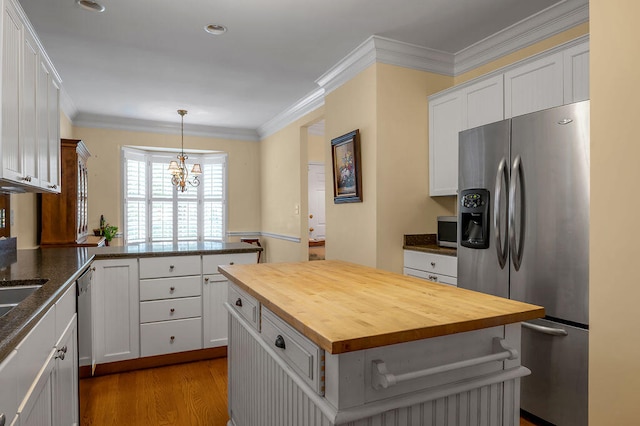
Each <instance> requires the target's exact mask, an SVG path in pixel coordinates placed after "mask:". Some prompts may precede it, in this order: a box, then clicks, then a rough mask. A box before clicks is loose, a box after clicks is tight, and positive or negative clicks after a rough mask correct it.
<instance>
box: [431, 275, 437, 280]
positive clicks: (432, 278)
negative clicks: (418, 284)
mask: <svg viewBox="0 0 640 426" xmlns="http://www.w3.org/2000/svg"><path fill="white" fill-rule="evenodd" d="M429 279H430V280H432V281H437V280H438V276H437V275H429Z"/></svg>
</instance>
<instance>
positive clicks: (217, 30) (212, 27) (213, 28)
mask: <svg viewBox="0 0 640 426" xmlns="http://www.w3.org/2000/svg"><path fill="white" fill-rule="evenodd" d="M204 30H205V31H206V32H208V33H209V34H213V35H220V34H224V33H226V32H227V27H225V26H224V25H218V24H209V25H207V26H205V27H204Z"/></svg>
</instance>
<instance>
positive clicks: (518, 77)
mask: <svg viewBox="0 0 640 426" xmlns="http://www.w3.org/2000/svg"><path fill="white" fill-rule="evenodd" d="M504 95H505V101H504V107H505V110H504V115H505V118H511V117H517V116H519V115H523V114H528V113H530V112H535V111H541V110H543V109H547V108H552V107H556V106H559V105H562V104H563V102H564V94H563V56H562V52H557V53H554V54H552V55H549V56H544V57H542V58H539V59H536V60H534V61H531V62H527V63H525V64H523V65H521V66H519V67H517V68H514V69H512V70H509V71H507V72H506V73H505V74H504Z"/></svg>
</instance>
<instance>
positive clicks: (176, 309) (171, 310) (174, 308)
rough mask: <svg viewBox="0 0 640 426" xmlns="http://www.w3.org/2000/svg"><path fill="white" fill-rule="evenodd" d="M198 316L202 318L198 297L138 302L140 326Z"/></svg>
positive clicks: (200, 303)
mask: <svg viewBox="0 0 640 426" xmlns="http://www.w3.org/2000/svg"><path fill="white" fill-rule="evenodd" d="M199 316H202V300H201V298H200V296H198V297H185V298H182V299H167V300H151V301H149V302H140V323H141V324H142V323H145V322H154V321H168V320H174V319H183V318H194V317H199Z"/></svg>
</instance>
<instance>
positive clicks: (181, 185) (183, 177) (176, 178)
mask: <svg viewBox="0 0 640 426" xmlns="http://www.w3.org/2000/svg"><path fill="white" fill-rule="evenodd" d="M186 113H187V110H185V109H179V110H178V114H180V117H182V124H181V125H180V134H181V136H182V148H181V149H180V154H178V155H177V158H178V161H176V160H173V161H171V163H169V171H170V172H171V183H172V184H173V186H175V187H176V190H178V191H180V192H184V191H186V190H187V183H188V184H189V185H191V186H193V187H197V186H198V185H200V181H199V180H198V176H199V175H201V174H202V168H201V167H200V164H197V163H196V164H194V165H193V168H192V169H191V174H192V175H193V178H191V180H190V179H189V172H188V171H187V170H188V169H187V165H186V164H185V161H186V160H187V159H188V158H189V156H188V155H186V154H185V153H184V116H185V114H186Z"/></svg>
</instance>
